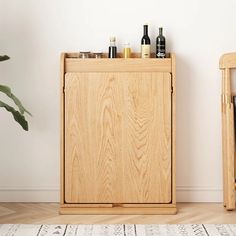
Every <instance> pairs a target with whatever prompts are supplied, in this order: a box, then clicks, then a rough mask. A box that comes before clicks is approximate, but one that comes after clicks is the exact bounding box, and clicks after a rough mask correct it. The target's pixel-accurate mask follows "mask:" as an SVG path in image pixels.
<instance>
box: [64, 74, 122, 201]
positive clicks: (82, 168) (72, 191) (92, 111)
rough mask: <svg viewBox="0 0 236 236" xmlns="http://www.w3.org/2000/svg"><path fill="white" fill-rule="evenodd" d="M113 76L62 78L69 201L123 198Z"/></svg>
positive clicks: (116, 84)
mask: <svg viewBox="0 0 236 236" xmlns="http://www.w3.org/2000/svg"><path fill="white" fill-rule="evenodd" d="M120 84H121V83H120V81H119V80H118V79H114V76H113V74H101V73H100V74H98V73H78V74H75V73H71V74H66V96H65V101H66V102H65V103H66V113H65V114H66V115H65V127H66V129H65V137H66V154H65V170H66V176H65V181H66V182H65V186H66V191H65V193H66V197H65V199H66V202H67V203H112V202H117V201H118V202H119V199H121V194H122V188H121V184H120V179H122V171H121V165H120V164H119V163H120V158H121V156H122V153H121V151H122V148H121V146H122V141H121V138H122V136H121V126H122V124H121V118H120V117H121V106H122V99H121V98H122V97H123V95H122V89H119V87H120V86H121V85H120Z"/></svg>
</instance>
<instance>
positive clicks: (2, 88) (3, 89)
mask: <svg viewBox="0 0 236 236" xmlns="http://www.w3.org/2000/svg"><path fill="white" fill-rule="evenodd" d="M0 92H3V93H5V94H6V95H7V96H8V97H9V98H11V99H12V100H13V101H14V103H15V104H16V105H17V107H18V108H19V110H20V113H21V114H24V112H26V113H28V114H29V115H31V113H30V112H29V111H27V110H26V109H25V108H24V107H23V105H22V103H21V102H20V100H19V99H18V98H17V97H16V96H15V95H14V94H13V93H12V92H11V89H10V88H9V87H8V86H5V85H1V84H0ZM31 116H32V115H31Z"/></svg>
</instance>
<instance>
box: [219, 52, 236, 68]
mask: <svg viewBox="0 0 236 236" xmlns="http://www.w3.org/2000/svg"><path fill="white" fill-rule="evenodd" d="M226 68H228V69H232V68H236V52H232V53H226V54H224V55H222V56H221V58H220V69H226Z"/></svg>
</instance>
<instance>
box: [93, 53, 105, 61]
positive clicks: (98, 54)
mask: <svg viewBox="0 0 236 236" xmlns="http://www.w3.org/2000/svg"><path fill="white" fill-rule="evenodd" d="M93 57H94V58H97V59H98V58H102V57H103V55H102V52H94V53H93Z"/></svg>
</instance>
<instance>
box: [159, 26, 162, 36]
mask: <svg viewBox="0 0 236 236" xmlns="http://www.w3.org/2000/svg"><path fill="white" fill-rule="evenodd" d="M162 34H163V29H162V28H159V35H160V36H162Z"/></svg>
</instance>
